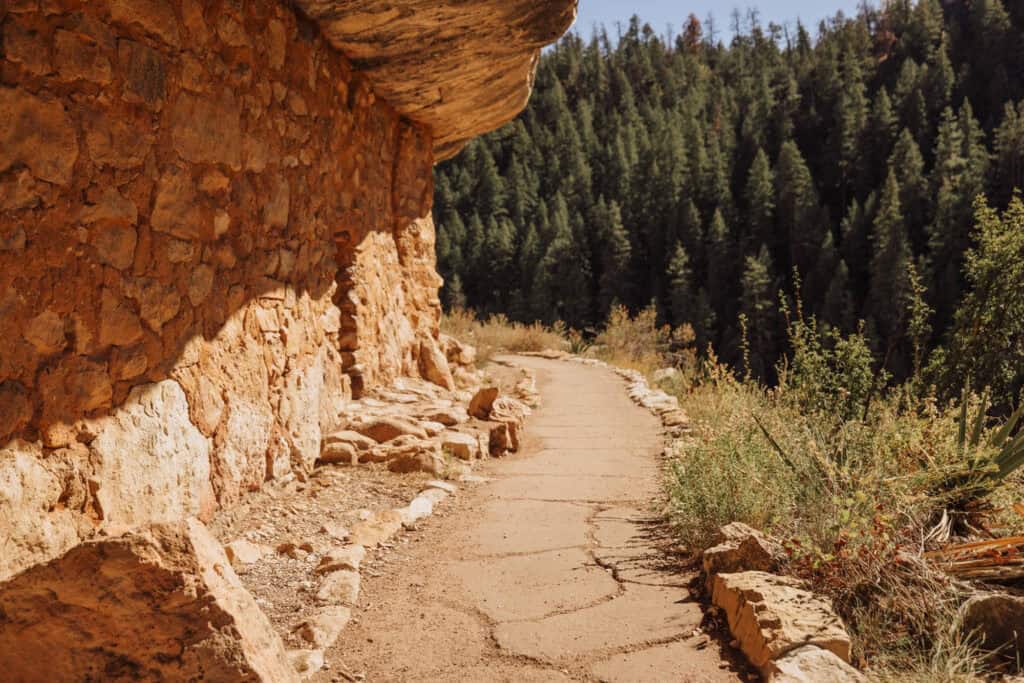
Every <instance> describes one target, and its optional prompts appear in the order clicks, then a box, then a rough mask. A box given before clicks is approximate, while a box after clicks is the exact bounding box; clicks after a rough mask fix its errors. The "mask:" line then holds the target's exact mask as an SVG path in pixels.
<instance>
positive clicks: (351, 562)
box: [316, 545, 366, 574]
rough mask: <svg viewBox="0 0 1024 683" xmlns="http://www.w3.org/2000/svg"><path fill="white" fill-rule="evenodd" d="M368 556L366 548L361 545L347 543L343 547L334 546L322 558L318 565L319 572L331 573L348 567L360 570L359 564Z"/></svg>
mask: <svg viewBox="0 0 1024 683" xmlns="http://www.w3.org/2000/svg"><path fill="white" fill-rule="evenodd" d="M365 558H366V548H364V547H363V546H361V545H346V546H344V547H341V548H334V549H333V550H330V551H328V553H327V554H326V555H324V556H323V557H322V558H320V564H318V565H317V568H316V573H317V574H330V573H331V572H336V571H340V570H342V569H347V570H350V571H354V572H357V571H359V565H360V564H362V562H363V560H364V559H365Z"/></svg>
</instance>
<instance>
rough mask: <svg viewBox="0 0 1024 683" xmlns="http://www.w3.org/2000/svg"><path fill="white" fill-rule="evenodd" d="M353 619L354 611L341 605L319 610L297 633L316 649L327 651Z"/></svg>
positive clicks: (302, 624) (296, 630) (299, 627)
mask: <svg viewBox="0 0 1024 683" xmlns="http://www.w3.org/2000/svg"><path fill="white" fill-rule="evenodd" d="M351 619H352V610H351V609H349V608H348V607H344V606H341V605H329V606H327V607H320V608H318V609H317V610H316V611H315V612H314V613H313V615H312V616H311V617H309V618H308V619H306V620H305V621H304V622H302V623H301V624H299V625H298V626H297V627H296V628H295V632H296V633H298V635H299V637H300V638H302V639H303V640H305V641H306V642H307V643H309V644H310V645H312V646H313V647H315V648H318V649H321V650H325V649H327V648H329V647H330V646H331V645H333V644H334V642H335V641H336V640H338V636H340V635H341V632H342V631H344V630H345V627H346V626H348V622H349V621H350V620H351Z"/></svg>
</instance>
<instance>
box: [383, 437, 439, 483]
mask: <svg viewBox="0 0 1024 683" xmlns="http://www.w3.org/2000/svg"><path fill="white" fill-rule="evenodd" d="M387 463H388V470H389V471H391V472H397V473H399V474H407V473H409V472H426V473H428V474H433V475H435V476H436V475H439V474H441V472H442V471H443V470H444V465H445V463H444V458H443V457H442V456H441V449H440V446H438V444H437V443H421V444H413V445H411V446H407V447H403V448H398V449H393V450H392V452H390V453H388V456H387Z"/></svg>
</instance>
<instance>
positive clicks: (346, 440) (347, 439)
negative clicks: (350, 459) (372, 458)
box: [324, 430, 377, 451]
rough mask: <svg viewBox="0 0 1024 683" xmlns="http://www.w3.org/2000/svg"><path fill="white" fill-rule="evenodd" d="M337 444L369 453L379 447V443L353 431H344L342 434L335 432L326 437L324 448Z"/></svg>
mask: <svg viewBox="0 0 1024 683" xmlns="http://www.w3.org/2000/svg"><path fill="white" fill-rule="evenodd" d="M335 443H343V444H348V445H350V446H352V447H353V448H355V449H356V450H357V451H368V450H370V449H371V448H373V447H374V446H376V445H377V442H376V441H374V440H373V439H371V438H370V437H368V436H363V435H362V434H360V433H359V432H354V431H351V430H343V431H340V432H334V433H333V434H328V435H327V436H325V437H324V446H325V447H326V446H329V445H331V444H335Z"/></svg>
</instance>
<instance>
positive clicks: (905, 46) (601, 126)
mask: <svg viewBox="0 0 1024 683" xmlns="http://www.w3.org/2000/svg"><path fill="white" fill-rule="evenodd" d="M734 23H735V26H734V27H733V28H734V29H736V30H737V34H736V37H735V38H733V39H732V40H731V41H729V42H728V44H725V43H724V42H723V40H722V36H723V34H724V31H722V30H721V29H719V28H718V27H714V26H710V25H707V24H703V25H702V23H701V22H699V21H698V20H697V19H696V18H693V17H691V18H690V20H689V21H688V22H687V23H685V25H684V26H683V27H682V29H681V31H680V33H679V35H678V36H675V37H670V38H668V37H664V36H660V35H658V34H657V33H655V32H654V31H652V30H651V28H650V27H648V26H646V25H644V24H643V23H642V22H641V21H640V20H639V19H634V20H633V21H631V22H630V23H629V24H628V26H625V27H623V29H622V32H621V36H616V37H615V38H617V39H615V38H612V37H610V36H609V35H608V34H607V33H606V32H604V31H601V32H599V33H598V34H597V35H594V36H593V37H591V38H589V39H587V40H584V39H582V38H580V37H578V36H573V35H570V36H568V37H566V38H565V39H563V41H562V42H561V43H559V44H558V46H557V47H556V48H554V49H552V50H551V51H549V52H547V53H546V54H545V55H544V56H543V57H542V60H541V63H540V68H539V72H538V75H537V82H536V89H535V93H534V96H533V99H532V100H531V103H530V105H529V107H528V108H527V110H526V111H525V112H524V113H523V114H522V115H521V116H520V117H519V118H518V119H517V120H516V121H514V122H513V123H511V124H509V125H507V126H506V127H504V128H503V129H501V130H499V131H497V132H495V133H492V134H490V135H487V136H485V137H484V138H482V139H480V140H478V141H476V142H474V143H472V144H471V145H470V146H469V147H468V148H467V149H466V150H465V151H464V152H463V153H462V154H461V155H460V156H459V157H457V158H456V159H454V160H452V161H450V162H447V163H445V164H442V165H440V166H439V167H438V168H437V170H436V181H437V182H436V202H435V218H436V221H437V226H438V258H439V266H440V270H441V272H442V274H443V275H444V277H445V279H446V285H445V288H444V291H443V299H444V302H445V304H446V305H447V306H449V307H468V308H472V309H474V310H476V311H477V312H478V313H480V314H483V315H490V314H496V313H500V314H504V315H506V316H507V317H508V318H509V319H510V320H512V321H518V322H526V323H532V322H533V321H541V322H543V323H546V324H552V323H554V322H555V321H557V320H561V321H564V322H565V323H566V325H567V326H568V327H571V328H575V329H579V330H583V331H584V335H585V336H589V332H588V330H592V329H596V328H598V327H600V326H601V325H602V323H603V322H604V320H605V319H606V318H607V316H608V314H609V311H610V310H611V309H612V307H613V305H614V304H616V303H620V304H623V305H625V306H626V307H627V308H628V309H629V310H630V311H631V312H633V313H637V312H639V311H640V310H642V309H644V308H646V307H647V306H648V305H649V304H650V303H651V302H653V303H654V305H655V311H656V315H657V319H658V321H659V323H667V324H671V325H673V326H676V327H678V326H680V325H682V324H683V323H689V324H690V325H692V329H693V333H694V336H695V341H696V346H697V348H698V349H699V350H700V352H701V354H702V355H703V356H707V355H708V351H707V349H708V348H709V346H710V348H712V349H713V353H714V354H716V355H717V357H718V358H719V359H721V360H722V361H724V362H727V363H729V364H731V365H732V366H734V367H737V368H742V369H744V370H747V369H749V372H750V375H751V376H752V377H753V378H756V379H758V380H761V381H764V382H766V383H768V384H775V383H777V382H778V381H779V380H780V376H779V374H778V372H777V368H778V367H779V365H778V363H777V361H778V360H779V359H780V358H781V357H782V355H783V354H784V353H786V352H787V351H788V352H792V351H793V349H792V346H791V339H792V337H791V335H790V334H789V332H788V331H789V326H790V321H787V319H786V316H785V315H784V313H783V308H784V307H785V306H788V307H790V308H792V307H794V305H795V301H796V298H797V297H798V296H799V298H800V300H801V301H802V306H803V309H804V313H805V315H806V316H807V318H808V319H811V318H813V319H814V320H815V321H816V326H817V329H818V330H819V331H820V332H821V333H822V334H823V335H824V338H825V342H824V343H825V345H826V346H827V347H829V348H832V347H834V344H835V339H837V338H839V337H834V336H833V335H846V336H848V335H851V334H856V333H858V332H861V333H862V334H863V338H864V340H865V343H866V349H865V353H868V354H869V355H870V356H871V357H872V358H873V361H872V362H870V363H869V366H870V372H871V374H872V377H873V378H874V380H875V381H876V384H877V381H878V380H879V379H885V380H889V381H890V384H899V383H901V382H903V381H905V380H908V379H909V378H911V377H913V378H914V381H915V382H916V383H917V384H918V385H921V386H924V385H927V386H931V385H934V386H935V387H936V392H935V395H936V397H938V398H940V399H942V400H947V399H951V398H956V397H957V396H959V395H960V393H961V391H962V389H963V386H964V385H965V383H969V384H970V385H971V386H972V387H973V389H975V390H976V391H977V392H979V393H980V392H981V391H982V390H983V389H984V388H985V387H990V388H991V396H992V397H993V401H994V402H995V403H996V405H997V406H1001V407H1003V408H1004V409H1005V407H1007V406H1009V405H1011V404H1013V403H1014V402H1015V400H1016V396H1017V393H1018V392H1019V390H1020V387H1021V384H1022V380H1024V296H1022V295H1021V293H1020V284H1019V283H1020V282H1021V281H1022V279H1024V270H1022V265H1021V264H1022V263H1024V237H1021V234H1022V232H1024V210H1022V208H1021V205H1020V204H1019V203H1018V204H1013V205H1011V201H1012V199H1013V196H1014V192H1015V189H1016V188H1018V187H1020V186H1021V184H1022V180H1024V104H1022V103H1021V102H1020V99H1021V97H1022V95H1024V66H1022V65H1024V6H1022V5H1021V4H1020V3H1010V4H1007V5H1004V4H1002V3H1001V2H1000V0H972V1H971V2H966V1H964V0H952V1H949V2H945V3H940V2H939V1H938V0H921V1H920V2H916V3H915V2H910V1H909V0H902V1H901V0H895V1H893V2H889V3H886V6H885V8H884V9H871V8H865V9H864V10H863V11H861V13H860V14H858V16H856V17H850V18H844V17H842V16H837V17H836V18H835V19H833V20H831V21H828V22H824V23H823V24H822V25H821V26H820V27H818V28H817V31H816V33H815V34H812V32H811V31H810V30H808V28H807V27H804V26H797V27H796V28H795V30H792V31H789V30H783V29H782V28H780V27H778V26H774V25H769V26H763V25H761V24H760V23H759V22H758V20H757V17H756V15H755V14H751V15H748V16H747V17H746V18H739V17H738V18H736V19H735V20H734ZM1004 211H1005V214H1004V213H1003V212H1004ZM976 217H978V218H979V219H980V220H977V221H976V220H975V218H976ZM780 291H781V293H782V296H781V298H780V296H779V294H780Z"/></svg>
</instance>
